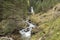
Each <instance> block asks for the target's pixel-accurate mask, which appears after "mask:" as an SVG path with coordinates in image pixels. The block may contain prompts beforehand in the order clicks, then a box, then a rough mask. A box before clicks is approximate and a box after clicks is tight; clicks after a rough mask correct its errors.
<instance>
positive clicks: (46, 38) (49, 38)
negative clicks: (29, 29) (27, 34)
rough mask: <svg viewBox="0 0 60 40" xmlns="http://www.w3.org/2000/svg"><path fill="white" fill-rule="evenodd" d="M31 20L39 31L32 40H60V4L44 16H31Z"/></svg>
mask: <svg viewBox="0 0 60 40" xmlns="http://www.w3.org/2000/svg"><path fill="white" fill-rule="evenodd" d="M34 17H35V18H34ZM31 20H32V21H33V22H34V23H37V24H38V26H37V27H38V29H37V30H39V31H38V33H36V34H35V35H33V36H32V40H60V3H59V4H57V5H56V6H54V7H53V9H50V10H49V11H47V12H46V13H44V14H42V15H39V14H36V15H33V16H31ZM39 28H40V29H39Z"/></svg>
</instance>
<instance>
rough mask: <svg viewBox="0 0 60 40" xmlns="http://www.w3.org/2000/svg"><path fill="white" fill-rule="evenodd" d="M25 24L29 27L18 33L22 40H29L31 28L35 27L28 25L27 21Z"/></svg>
mask: <svg viewBox="0 0 60 40" xmlns="http://www.w3.org/2000/svg"><path fill="white" fill-rule="evenodd" d="M26 23H27V24H28V25H29V26H28V27H27V28H25V29H22V30H20V31H19V33H20V34H21V38H22V40H30V38H31V31H32V28H35V25H33V24H32V23H29V22H28V21H26Z"/></svg>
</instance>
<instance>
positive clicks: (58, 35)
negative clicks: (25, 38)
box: [0, 0, 60, 40]
mask: <svg viewBox="0 0 60 40" xmlns="http://www.w3.org/2000/svg"><path fill="white" fill-rule="evenodd" d="M28 2H29V1H27V0H26V1H24V0H14V1H12V0H9V1H8V0H3V1H0V5H1V7H0V8H1V9H0V11H1V12H0V14H1V15H0V40H5V39H1V37H11V38H13V40H21V35H20V33H19V30H21V29H24V28H26V27H27V26H28V25H27V23H25V22H24V20H26V19H29V20H30V21H31V22H32V23H33V24H35V25H36V28H34V29H33V30H32V33H31V34H32V36H31V40H60V0H55V1H54V0H49V1H47V0H43V1H42V0H38V1H36V0H35V1H34V0H33V2H32V3H33V4H32V3H31V4H29V3H28ZM35 3H36V4H35ZM31 5H32V6H33V7H34V11H35V14H31V13H30V14H29V8H30V7H29V6H31Z"/></svg>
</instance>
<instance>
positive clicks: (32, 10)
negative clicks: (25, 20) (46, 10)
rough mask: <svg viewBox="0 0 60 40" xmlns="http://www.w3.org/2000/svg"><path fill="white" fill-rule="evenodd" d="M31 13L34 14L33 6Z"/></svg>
mask: <svg viewBox="0 0 60 40" xmlns="http://www.w3.org/2000/svg"><path fill="white" fill-rule="evenodd" d="M31 13H32V14H34V9H33V7H32V6H31Z"/></svg>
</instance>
